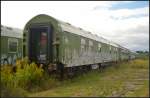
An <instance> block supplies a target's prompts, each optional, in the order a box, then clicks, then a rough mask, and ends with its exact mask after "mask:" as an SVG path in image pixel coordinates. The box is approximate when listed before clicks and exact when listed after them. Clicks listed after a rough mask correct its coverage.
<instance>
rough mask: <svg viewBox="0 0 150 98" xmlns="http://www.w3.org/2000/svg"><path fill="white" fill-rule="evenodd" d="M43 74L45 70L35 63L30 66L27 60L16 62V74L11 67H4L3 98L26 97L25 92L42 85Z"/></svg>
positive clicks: (2, 69)
mask: <svg viewBox="0 0 150 98" xmlns="http://www.w3.org/2000/svg"><path fill="white" fill-rule="evenodd" d="M43 74H44V70H43V69H42V68H40V67H38V66H37V65H36V64H35V63H31V64H29V63H28V59H27V58H25V59H22V60H18V61H17V62H16V71H15V72H13V67H12V66H10V65H5V66H2V68H1V89H3V91H2V93H1V96H11V95H12V96H20V95H23V96H24V95H25V94H24V90H29V89H31V88H32V87H34V86H38V85H40V83H41V82H42V81H43V79H44V78H43V76H44V75H43ZM20 89H22V90H20ZM8 93H9V94H8Z"/></svg>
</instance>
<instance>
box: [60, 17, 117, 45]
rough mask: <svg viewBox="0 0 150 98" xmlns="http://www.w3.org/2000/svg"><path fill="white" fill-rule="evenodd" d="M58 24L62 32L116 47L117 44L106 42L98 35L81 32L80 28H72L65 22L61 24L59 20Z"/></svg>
mask: <svg viewBox="0 0 150 98" xmlns="http://www.w3.org/2000/svg"><path fill="white" fill-rule="evenodd" d="M59 23H60V26H61V28H62V30H63V31H67V32H71V33H74V34H77V35H81V36H83V37H86V38H90V39H92V40H95V41H98V42H102V43H106V44H110V45H112V46H115V47H118V45H117V44H114V43H112V42H111V41H109V40H107V39H105V38H103V37H100V36H98V35H95V34H92V33H91V32H88V31H85V30H83V29H81V28H78V27H75V26H72V25H71V24H69V23H65V22H62V21H60V20H59Z"/></svg>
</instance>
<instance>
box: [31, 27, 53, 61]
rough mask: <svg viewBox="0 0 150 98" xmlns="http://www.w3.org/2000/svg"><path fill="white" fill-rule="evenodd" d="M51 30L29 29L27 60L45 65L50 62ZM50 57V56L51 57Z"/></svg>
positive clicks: (41, 28) (43, 28) (46, 28)
mask: <svg viewBox="0 0 150 98" xmlns="http://www.w3.org/2000/svg"><path fill="white" fill-rule="evenodd" d="M51 40H52V30H51V28H50V27H46V26H35V27H32V28H30V39H29V59H30V60H31V61H34V62H36V63H42V64H47V63H48V62H51V61H52V58H50V55H51V54H52V53H50V52H52V47H51V46H50V45H52V41H51ZM48 43H49V44H48ZM51 57H52V56H51Z"/></svg>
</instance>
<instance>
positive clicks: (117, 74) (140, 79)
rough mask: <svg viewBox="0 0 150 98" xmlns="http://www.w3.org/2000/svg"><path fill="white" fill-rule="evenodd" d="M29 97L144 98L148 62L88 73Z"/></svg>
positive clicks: (124, 64) (147, 91)
mask: <svg viewBox="0 0 150 98" xmlns="http://www.w3.org/2000/svg"><path fill="white" fill-rule="evenodd" d="M29 96H32V97H33V96H34V97H48V96H57V97H59V96H62V97H78V96H79V97H83V96H84V97H87V96H94V97H96V96H101V97H111V96H114V97H121V96H124V97H148V96H149V61H148V60H133V61H130V62H122V63H119V64H117V65H112V66H109V67H106V68H105V69H101V70H92V71H90V72H88V73H85V74H82V75H79V76H77V77H75V78H73V79H67V80H64V81H61V82H59V86H56V87H53V88H49V89H48V90H44V91H40V92H34V93H33V92H32V93H29Z"/></svg>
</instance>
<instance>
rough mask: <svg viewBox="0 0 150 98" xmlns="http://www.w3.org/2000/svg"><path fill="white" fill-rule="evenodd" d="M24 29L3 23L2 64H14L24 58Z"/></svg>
mask: <svg viewBox="0 0 150 98" xmlns="http://www.w3.org/2000/svg"><path fill="white" fill-rule="evenodd" d="M22 33H23V31H22V30H21V29H18V28H12V27H8V26H3V25H1V39H0V40H1V65H5V64H8V65H14V64H15V62H16V59H20V58H22V53H23V52H22V50H23V48H22V42H23V41H22V39H23V34H22Z"/></svg>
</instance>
